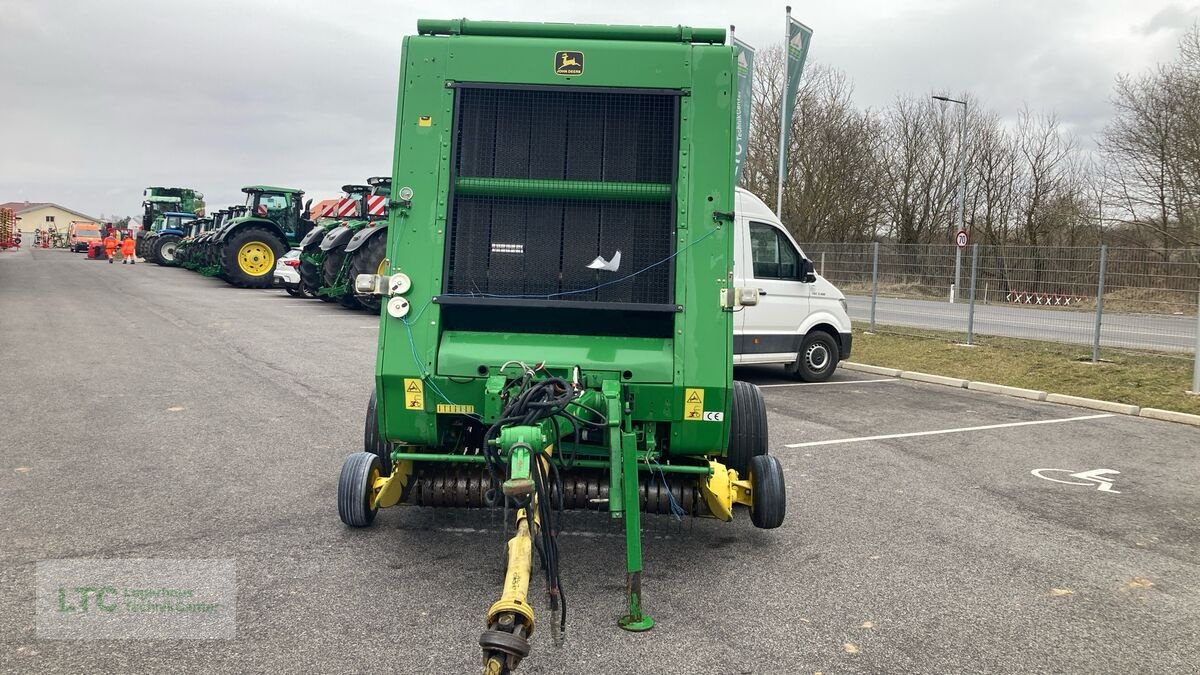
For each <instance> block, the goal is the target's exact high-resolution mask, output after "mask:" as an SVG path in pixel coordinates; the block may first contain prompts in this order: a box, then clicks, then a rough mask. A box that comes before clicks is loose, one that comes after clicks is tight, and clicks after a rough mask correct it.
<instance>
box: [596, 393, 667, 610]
mask: <svg viewBox="0 0 1200 675" xmlns="http://www.w3.org/2000/svg"><path fill="white" fill-rule="evenodd" d="M603 391H604V397H605V399H606V401H607V403H608V420H609V422H608V423H609V436H610V438H611V439H612V440H611V441H610V442H609V450H610V453H611V455H610V457H611V465H612V467H611V469H612V478H613V479H614V480H613V483H612V486H613V487H612V489H611V490H610V492H609V498H610V499H612V496H613V495H614V493H615V494H619V495H620V496H621V500H620V501H619V502H617V503H616V504H613V502H612V501H610V502H609V505H610V507H611V508H620V509H622V510H623V511H624V513H623V515H624V517H625V569H626V574H625V579H626V582H625V583H626V587H627V588H626V590H627V595H628V600H629V613H628V614H626V615H625V616H622V617H621V618H620V619H619V620H617V625H618V626H620V627H621V628H624V629H625V630H627V631H632V632H642V631H647V630H650V629H651V628H653V627H654V619H652V618H650V616H649V615H648V614H643V613H642V511H641V508H642V507H641V495H640V494H639V492H640V490H639V483H638V468H637V435H636V434H634V433H633V430H632V428H631V426H630V424H629V420H628V419H627V418H626V416H625V415H624V414H623V413H624V411H623V410H622V406H623V403H622V401H621V398H620V388H619V385H617V384H616V383H610V382H605V383H604V385H603ZM618 481H619V482H618ZM614 515H615V513H614Z"/></svg>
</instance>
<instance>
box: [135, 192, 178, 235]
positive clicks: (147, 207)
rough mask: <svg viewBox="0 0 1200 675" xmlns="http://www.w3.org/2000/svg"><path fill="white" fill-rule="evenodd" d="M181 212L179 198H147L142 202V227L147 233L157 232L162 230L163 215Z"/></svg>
mask: <svg viewBox="0 0 1200 675" xmlns="http://www.w3.org/2000/svg"><path fill="white" fill-rule="evenodd" d="M179 210H180V199H179V197H160V196H152V197H146V199H145V201H143V202H142V226H143V227H145V228H146V231H147V232H157V231H159V230H161V229H162V221H163V214H165V213H168V212H176V213H177V212H179Z"/></svg>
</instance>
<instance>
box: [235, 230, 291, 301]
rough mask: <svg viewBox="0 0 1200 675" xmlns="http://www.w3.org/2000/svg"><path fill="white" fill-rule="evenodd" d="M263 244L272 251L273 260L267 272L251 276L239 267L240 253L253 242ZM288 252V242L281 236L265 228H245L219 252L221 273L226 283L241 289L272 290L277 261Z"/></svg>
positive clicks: (267, 267) (267, 266)
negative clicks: (281, 238)
mask: <svg viewBox="0 0 1200 675" xmlns="http://www.w3.org/2000/svg"><path fill="white" fill-rule="evenodd" d="M255 241H258V242H262V243H263V244H265V245H266V246H267V247H268V248H270V249H271V253H272V255H273V259H272V260H271V261H270V264H268V265H266V271H265V272H264V273H263V274H261V275H258V276H251V275H249V274H247V273H246V272H244V271H243V270H242V268H241V266H240V265H238V251H240V250H241V248H242V247H243V246H245V245H246V244H249V243H252V242H255ZM286 252H287V242H284V241H281V240H280V239H279V235H277V234H275V233H274V232H272V231H271V230H268V229H267V228H265V227H258V226H255V225H250V226H249V227H244V228H242V229H240V230H238V231H237V232H235V233H234V234H233V236H231V237H229V238H228V239H226V240H225V244H224V246H222V247H221V248H220V250H219V252H218V257H219V259H220V261H221V273H222V276H223V277H224V278H225V280H226V281H228V282H229V283H231V284H233V285H234V286H237V287H239V288H270V287H271V281H272V279H273V278H274V276H275V261H276V260H279V258H280V257H281V256H283V254H284V253H286Z"/></svg>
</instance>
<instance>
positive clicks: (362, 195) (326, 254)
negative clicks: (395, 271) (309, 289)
mask: <svg viewBox="0 0 1200 675" xmlns="http://www.w3.org/2000/svg"><path fill="white" fill-rule="evenodd" d="M342 191H343V192H345V193H346V199H344V200H343V201H342V203H340V204H339V205H338V206H339V214H338V215H339V216H340V217H341V218H342V220H341V221H340V222H339V223H338V224H337V225H336V226H334V227H332V228H330V229H329V230H327V231H326V233H325V236H324V237H323V238H322V239H321V243H320V245H319V247H318V248H319V250H320V254H321V287H320V289H318V290H317V296H318V297H320V298H328V299H330V300H336V301H337V302H339V303H340V304H341V305H342V306H343V307H349V308H351V309H353V308H355V307H359V301H358V298H357V297H356V296H355V293H354V284H353V277H352V276H351V275H352V274H355V273H356V272H357V271H361V272H370V273H378V270H377V269H376V267H377V266H378V264H379V263H378V262H377V263H376V267H372V268H370V269H361V270H356V269H355V267H356V265H355V255H354V252H353V251H351V250H350V248H349V245H350V240H351V239H352V238H353V237H354V235H355V234H356V233H358V232H360V231H364V230H368V229H373V225H374V224H375V223H382V222H383V221H384V219H385V218H387V197H386V196H385V195H377V194H375V189H374V188H373V187H372V186H370V185H343V186H342ZM347 200H349V201H350V202H351V203H352V204H353V207H352V209H351V210H350V212H349V213H343V212H341V211H340V209H341V206H342V204H344V203H345V202H346V201H347ZM362 242H363V240H361V239H360V240H359V242H358V243H359V245H361V244H362ZM358 248H359V247H358V246H356V247H355V250H357V249H358ZM375 309H376V310H378V309H379V305H378V304H376V306H375Z"/></svg>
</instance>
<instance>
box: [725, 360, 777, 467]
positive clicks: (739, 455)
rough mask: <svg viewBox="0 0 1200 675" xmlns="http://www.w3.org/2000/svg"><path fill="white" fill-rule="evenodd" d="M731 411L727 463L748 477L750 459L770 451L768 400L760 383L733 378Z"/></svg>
mask: <svg viewBox="0 0 1200 675" xmlns="http://www.w3.org/2000/svg"><path fill="white" fill-rule="evenodd" d="M730 413H731V415H730V420H729V451H728V452H727V453H726V455H725V465H726V466H728V467H729V468H731V469H733V470H735V471H737V472H738V476H739V477H740V478H745V477H746V472H747V471H749V469H750V460H752V459H754V458H755V457H758V456H759V455H765V454H767V404H766V402H765V401H763V396H762V391H761V390H760V389H759V388H758V386H756V385H754V384H752V383H750V382H742V381H741V380H734V381H733V406H732V407H731V409H730Z"/></svg>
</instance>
